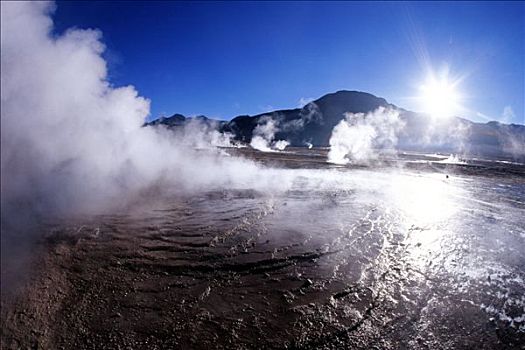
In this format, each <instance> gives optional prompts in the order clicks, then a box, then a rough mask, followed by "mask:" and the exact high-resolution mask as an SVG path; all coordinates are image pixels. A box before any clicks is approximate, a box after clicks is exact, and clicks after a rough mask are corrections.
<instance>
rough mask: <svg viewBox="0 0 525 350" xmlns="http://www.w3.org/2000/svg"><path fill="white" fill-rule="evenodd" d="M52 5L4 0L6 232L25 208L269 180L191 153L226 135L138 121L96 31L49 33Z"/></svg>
mask: <svg viewBox="0 0 525 350" xmlns="http://www.w3.org/2000/svg"><path fill="white" fill-rule="evenodd" d="M53 10H54V4H53V3H49V2H2V3H1V33H2V36H1V45H2V46H1V49H2V58H1V68H2V77H1V88H2V91H1V122H2V128H1V178H2V183H1V194H2V200H1V201H2V203H1V204H2V224H3V229H2V231H5V230H4V228H5V224H6V222H9V221H10V222H13V221H16V220H17V219H20V220H21V221H23V220H25V219H21V217H22V216H23V217H39V216H45V215H50V214H53V215H55V214H56V215H70V214H77V213H83V214H84V213H96V212H104V211H105V210H108V209H109V208H113V207H115V206H122V205H125V204H126V203H127V202H128V201H130V200H132V199H133V198H134V197H137V196H139V195H141V194H142V193H144V191H151V190H152V189H155V188H159V185H162V184H166V183H169V184H170V186H166V187H165V188H168V187H169V188H170V189H172V190H176V191H178V192H184V191H194V190H196V189H205V188H209V187H210V186H214V187H217V186H232V184H234V185H236V186H247V185H248V184H249V185H250V186H266V185H268V184H265V182H264V179H263V178H261V176H260V175H261V174H260V172H259V171H258V168H257V166H256V165H254V164H253V163H250V162H247V161H242V160H240V159H234V158H231V157H230V158H228V157H221V156H220V155H219V154H218V152H196V151H194V148H195V147H201V148H202V147H203V142H204V143H208V144H224V143H228V141H229V140H228V136H227V135H226V136H225V135H217V134H213V133H212V134H210V133H208V130H203V129H202V128H201V127H200V126H197V125H196V126H194V127H193V129H195V130H193V131H195V132H192V133H189V134H191V135H194V136H193V141H192V139H190V136H188V135H186V136H185V137H174V136H173V134H171V133H170V132H169V131H167V130H163V129H162V128H144V127H142V125H143V122H144V120H145V118H146V117H147V116H148V114H149V101H148V100H147V99H145V98H143V97H140V96H138V94H137V91H136V90H135V89H134V88H133V87H132V86H127V87H118V88H117V87H114V86H112V85H111V83H110V82H109V81H108V79H107V67H106V62H105V61H104V59H103V58H102V57H101V54H102V52H103V50H104V45H103V44H102V42H101V33H100V32H99V31H97V30H80V29H74V30H68V31H67V32H65V33H64V34H61V35H58V36H56V35H53V34H52V29H53V23H52V20H51V17H50V15H51V13H52V12H53ZM190 129H191V128H190ZM203 135H205V136H206V137H203ZM196 140H198V142H199V144H196V143H195V142H197V141H196ZM188 144H189V145H190V147H188V146H187V145H188ZM271 178H272V177H266V179H271ZM281 180H282V179H281ZM269 181H271V180H269ZM163 192H164V190H163Z"/></svg>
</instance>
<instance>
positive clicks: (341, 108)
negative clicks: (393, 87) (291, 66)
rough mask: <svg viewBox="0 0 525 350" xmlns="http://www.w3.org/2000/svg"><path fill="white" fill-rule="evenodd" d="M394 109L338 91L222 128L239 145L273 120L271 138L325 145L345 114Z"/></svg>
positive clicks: (242, 118)
mask: <svg viewBox="0 0 525 350" xmlns="http://www.w3.org/2000/svg"><path fill="white" fill-rule="evenodd" d="M380 106H383V107H394V108H395V106H393V105H390V104H389V103H388V102H387V101H386V100H385V99H383V98H379V97H376V96H374V95H372V94H368V93H365V92H358V91H338V92H336V93H332V94H328V95H325V96H323V97H321V98H320V99H318V100H316V101H313V102H310V103H308V104H307V105H305V106H304V107H303V108H295V109H285V110H278V111H274V112H270V113H264V114H259V115H256V116H253V117H250V116H239V117H235V118H233V119H232V120H231V121H230V122H229V123H228V124H226V125H225V127H224V131H227V132H231V133H233V134H234V135H235V136H236V138H237V139H238V140H240V141H243V142H250V140H251V137H252V133H253V130H254V129H255V127H256V126H257V125H258V124H260V123H261V120H264V119H266V118H271V119H272V120H274V121H276V123H277V125H278V129H279V132H277V133H276V135H275V138H276V139H278V140H288V141H289V142H290V144H291V145H294V146H304V145H305V143H306V142H309V143H311V144H313V145H314V146H328V141H329V140H330V135H331V133H332V129H333V128H334V126H336V125H337V123H339V122H340V121H341V119H343V118H344V115H345V113H348V112H350V113H366V112H369V111H373V110H375V109H377V108H378V107H380Z"/></svg>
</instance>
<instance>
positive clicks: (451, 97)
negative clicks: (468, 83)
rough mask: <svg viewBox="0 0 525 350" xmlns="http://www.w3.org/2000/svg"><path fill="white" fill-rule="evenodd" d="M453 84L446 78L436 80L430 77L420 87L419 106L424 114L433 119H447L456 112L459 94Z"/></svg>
mask: <svg viewBox="0 0 525 350" xmlns="http://www.w3.org/2000/svg"><path fill="white" fill-rule="evenodd" d="M455 85H456V84H455V83H450V82H449V81H448V79H447V78H446V77H443V78H441V79H436V78H435V77H431V78H429V79H427V82H426V83H425V84H424V85H423V86H421V97H420V99H421V104H422V109H423V111H424V112H425V113H428V114H430V115H431V116H432V117H434V118H448V117H451V116H452V115H453V114H454V113H455V112H457V109H458V107H459V106H458V104H459V100H460V97H459V94H458V93H457V92H456V90H455Z"/></svg>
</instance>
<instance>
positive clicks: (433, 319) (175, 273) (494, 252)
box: [2, 149, 525, 349]
mask: <svg viewBox="0 0 525 350" xmlns="http://www.w3.org/2000/svg"><path fill="white" fill-rule="evenodd" d="M230 152H232V153H234V152H235V153H236V155H237V156H243V157H248V158H252V159H255V160H257V161H259V162H262V163H264V164H265V165H266V166H269V167H270V166H271V167H277V168H281V171H282V172H283V174H287V176H289V175H290V174H292V176H293V183H292V186H291V187H290V188H288V189H287V190H285V191H276V192H271V193H266V192H262V191H257V190H253V189H250V188H231V189H221V190H217V191H211V192H205V193H200V194H198V195H195V196H191V197H189V196H186V197H177V198H169V197H166V198H162V199H156V200H150V201H149V202H148V203H147V205H143V206H141V207H140V208H135V209H134V210H132V211H130V212H126V213H121V214H118V215H106V216H98V217H94V218H86V219H83V220H80V221H75V222H72V221H69V222H60V223H56V222H54V223H49V225H47V226H45V227H42V232H43V234H44V236H45V238H44V239H42V240H40V243H39V247H40V251H41V252H42V253H41V254H40V255H39V258H38V259H36V261H37V264H36V265H34V266H35V267H34V270H35V273H34V276H35V277H34V278H32V279H31V281H30V282H29V283H27V284H26V285H25V287H23V288H21V289H20V291H19V292H18V297H17V298H15V299H14V301H13V300H11V301H9V303H7V302H6V303H5V305H4V306H5V307H4V308H3V310H2V348H5V349H18V348H22V349H26V348H28V349H41V348H43V349H191V348H195V349H215V348H219V349H220V348H228V349H265V348H266V349H273V348H276V349H286V348H290V349H343V348H348V349H525V345H524V344H525V282H524V280H525V166H523V165H518V164H508V163H493V162H484V161H477V162H471V164H447V163H446V162H442V161H441V160H443V159H444V158H443V157H442V158H440V157H437V158H433V157H432V156H424V155H413V154H405V155H403V156H402V157H401V159H397V160H394V159H387V160H384V161H383V162H381V164H374V165H369V166H330V165H328V164H326V151H325V150H309V151H308V150H305V149H296V150H293V149H292V150H291V151H290V152H288V153H277V152H276V153H266V154H263V153H259V152H253V151H249V150H247V149H244V150H242V149H241V150H234V151H233V150H231V151H230ZM429 161H432V162H429Z"/></svg>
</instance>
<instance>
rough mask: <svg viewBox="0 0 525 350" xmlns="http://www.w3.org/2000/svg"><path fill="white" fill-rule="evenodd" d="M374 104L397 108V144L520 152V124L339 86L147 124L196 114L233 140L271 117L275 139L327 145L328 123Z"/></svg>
mask: <svg viewBox="0 0 525 350" xmlns="http://www.w3.org/2000/svg"><path fill="white" fill-rule="evenodd" d="M379 107H384V108H387V109H388V108H389V109H394V110H397V111H398V112H399V118H400V120H401V121H402V123H403V125H404V126H403V128H402V129H401V130H400V131H399V132H398V135H397V136H398V140H397V148H399V149H403V150H413V151H428V152H449V153H460V154H469V155H478V156H487V157H506V158H513V159H524V158H525V150H524V148H525V125H519V124H503V123H499V122H495V121H493V122H488V123H476V122H472V121H470V120H467V119H464V118H459V117H453V118H446V119H442V120H434V119H432V118H431V117H430V116H428V115H425V114H420V113H415V112H411V111H407V110H405V109H403V108H400V107H398V106H395V105H393V104H390V103H388V102H387V101H386V100H385V99H384V98H380V97H377V96H374V95H372V94H369V93H366V92H360V91H346V90H342V91H338V92H335V93H330V94H327V95H324V96H322V97H321V98H319V99H317V100H315V101H313V102H310V103H308V104H306V105H305V106H304V107H302V108H294V109H283V110H277V111H273V112H268V113H263V114H259V115H254V116H249V115H241V116H237V117H235V118H233V119H232V120H230V121H218V120H214V119H209V118H207V117H205V116H198V117H194V118H186V117H184V116H183V115H181V114H174V115H173V116H171V117H169V118H161V119H157V120H155V121H153V122H150V123H147V124H146V125H165V126H167V127H168V128H173V127H180V126H183V125H185V123H187V122H188V121H190V120H195V119H197V120H199V121H201V122H203V123H206V124H207V125H209V126H213V127H215V128H217V129H218V130H219V131H221V132H229V133H232V134H233V135H234V138H235V139H236V140H237V141H240V142H244V143H249V142H250V141H251V139H252V137H253V133H254V130H255V128H256V127H257V125H259V124H262V123H265V122H267V121H268V120H272V121H273V122H274V123H275V125H276V126H277V129H278V131H277V132H276V133H275V140H287V141H288V142H290V145H292V146H304V145H306V144H312V145H313V146H321V147H326V146H329V140H330V136H331V135H332V130H333V128H334V127H335V126H336V125H337V124H338V123H339V122H341V120H343V119H344V118H345V115H346V114H347V113H368V112H371V111H374V110H376V109H377V108H379Z"/></svg>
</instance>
